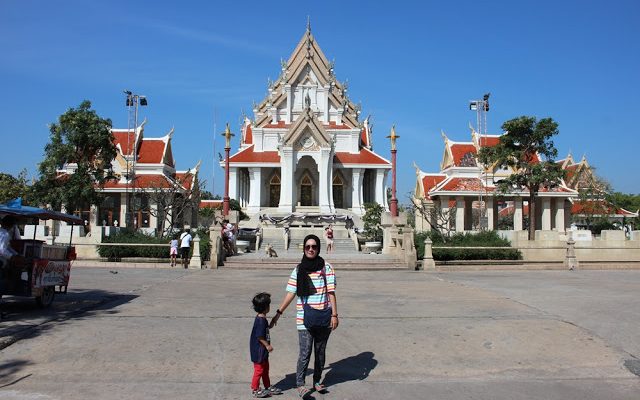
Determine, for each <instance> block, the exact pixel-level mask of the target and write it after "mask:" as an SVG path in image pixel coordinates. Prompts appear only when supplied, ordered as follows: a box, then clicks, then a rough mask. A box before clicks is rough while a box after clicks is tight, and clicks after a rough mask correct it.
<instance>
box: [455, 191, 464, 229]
mask: <svg viewBox="0 0 640 400" xmlns="http://www.w3.org/2000/svg"><path fill="white" fill-rule="evenodd" d="M464 205H465V201H464V197H462V196H456V232H464V216H465V212H464Z"/></svg>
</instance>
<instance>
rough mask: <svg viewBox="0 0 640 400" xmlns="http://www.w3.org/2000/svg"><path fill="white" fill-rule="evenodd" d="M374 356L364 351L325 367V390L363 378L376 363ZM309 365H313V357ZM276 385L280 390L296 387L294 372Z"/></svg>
mask: <svg viewBox="0 0 640 400" xmlns="http://www.w3.org/2000/svg"><path fill="white" fill-rule="evenodd" d="M374 356H375V355H374V354H373V353H372V352H370V351H365V352H362V353H360V354H358V355H355V356H351V357H347V358H343V359H342V360H339V361H336V362H333V363H331V364H329V366H328V367H325V370H328V372H326V374H325V376H324V380H323V383H324V384H325V385H326V386H327V388H328V390H327V392H330V390H331V386H333V385H337V384H340V383H344V382H350V381H362V380H365V379H366V378H367V377H368V376H369V374H370V373H371V371H373V369H374V368H375V367H376V366H377V365H378V361H377V360H376V359H375V358H374ZM310 365H313V358H312V360H311V363H310ZM312 374H313V370H312V369H307V376H308V375H312ZM307 381H308V380H307ZM276 386H277V387H279V388H280V389H282V390H289V389H294V388H295V387H296V374H295V373H292V374H287V375H286V376H285V377H284V378H283V379H282V380H281V381H280V382H278V383H276ZM307 386H311V384H310V383H309V382H307ZM307 398H308V399H313V397H312V396H308V397H307Z"/></svg>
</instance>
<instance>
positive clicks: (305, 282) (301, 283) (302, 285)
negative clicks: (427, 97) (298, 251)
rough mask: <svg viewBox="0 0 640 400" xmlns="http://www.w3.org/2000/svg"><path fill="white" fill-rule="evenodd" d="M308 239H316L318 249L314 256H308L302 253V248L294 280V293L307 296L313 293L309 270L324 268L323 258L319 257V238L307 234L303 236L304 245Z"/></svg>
mask: <svg viewBox="0 0 640 400" xmlns="http://www.w3.org/2000/svg"><path fill="white" fill-rule="evenodd" d="M309 239H313V240H315V241H316V244H317V245H318V251H317V252H316V254H317V255H316V257H315V258H308V257H307V254H306V253H304V249H303V250H302V251H303V253H302V261H300V264H298V271H297V277H298V280H297V282H296V294H297V295H298V296H300V297H303V296H309V295H312V294H314V293H315V292H312V288H313V282H311V278H310V277H309V274H310V273H311V272H317V271H320V270H321V269H322V268H324V259H323V258H322V257H320V238H318V237H317V236H316V235H307V236H306V237H305V238H304V242H302V243H303V245H304V246H306V245H307V240H309Z"/></svg>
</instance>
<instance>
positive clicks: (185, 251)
mask: <svg viewBox="0 0 640 400" xmlns="http://www.w3.org/2000/svg"><path fill="white" fill-rule="evenodd" d="M192 240H193V238H192V237H191V233H190V232H189V229H185V230H184V232H182V235H180V256H181V257H182V266H183V267H184V268H185V269H187V268H189V253H191V241H192Z"/></svg>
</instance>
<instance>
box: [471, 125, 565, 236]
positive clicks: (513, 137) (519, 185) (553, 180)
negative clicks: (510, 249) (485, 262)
mask: <svg viewBox="0 0 640 400" xmlns="http://www.w3.org/2000/svg"><path fill="white" fill-rule="evenodd" d="M502 130H503V131H505V132H506V133H505V134H504V135H502V136H500V142H499V143H498V144H497V145H495V146H492V147H483V148H482V149H480V152H479V154H478V160H479V161H480V162H481V163H482V164H484V165H485V167H486V168H509V169H511V170H512V171H513V172H512V174H511V175H510V176H509V177H508V178H506V179H504V180H501V181H500V182H499V183H498V187H499V189H500V191H502V192H509V191H511V190H513V189H514V188H515V189H519V190H523V189H526V190H528V192H529V221H530V222H531V223H530V224H529V240H531V239H533V238H534V235H535V229H536V224H535V221H536V220H535V215H536V214H535V213H536V210H535V208H536V207H535V199H536V197H537V195H538V191H539V190H540V189H541V188H548V189H549V188H553V187H556V186H558V185H559V184H560V182H561V180H562V178H563V176H564V171H563V170H562V168H561V166H560V165H558V164H556V163H555V162H554V158H555V157H556V156H557V155H558V151H557V150H556V148H555V146H554V144H553V140H552V137H553V136H555V135H557V134H558V133H559V131H558V124H557V123H556V122H555V121H554V120H553V119H551V118H542V119H540V120H539V121H538V120H536V118H535V117H527V116H522V117H519V118H514V119H512V120H509V121H507V122H505V123H504V124H502Z"/></svg>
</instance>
